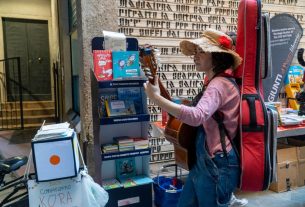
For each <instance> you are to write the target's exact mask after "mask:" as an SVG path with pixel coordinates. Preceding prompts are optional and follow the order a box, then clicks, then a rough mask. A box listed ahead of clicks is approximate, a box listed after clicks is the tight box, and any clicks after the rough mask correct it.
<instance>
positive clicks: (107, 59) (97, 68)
mask: <svg viewBox="0 0 305 207" xmlns="http://www.w3.org/2000/svg"><path fill="white" fill-rule="evenodd" d="M93 66H94V74H95V77H96V79H97V80H99V81H103V80H112V79H113V75H112V71H113V70H112V52H111V50H93Z"/></svg>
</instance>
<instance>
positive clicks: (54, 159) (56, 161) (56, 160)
mask: <svg viewBox="0 0 305 207" xmlns="http://www.w3.org/2000/svg"><path fill="white" fill-rule="evenodd" d="M50 163H51V164H52V165H58V164H59V163H60V157H59V156H58V155H52V156H51V157H50Z"/></svg>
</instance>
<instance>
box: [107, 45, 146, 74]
mask: <svg viewBox="0 0 305 207" xmlns="http://www.w3.org/2000/svg"><path fill="white" fill-rule="evenodd" d="M112 65H113V79H124V78H129V77H139V76H140V64H139V52H138V51H113V52H112Z"/></svg>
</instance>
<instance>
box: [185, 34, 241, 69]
mask: <svg viewBox="0 0 305 207" xmlns="http://www.w3.org/2000/svg"><path fill="white" fill-rule="evenodd" d="M232 46H233V41H232V39H231V38H230V37H229V36H228V35H226V34H225V33H223V32H220V31H217V30H214V29H207V30H205V31H204V32H203V33H202V36H201V38H199V39H192V40H183V41H181V42H180V49H181V52H182V53H183V54H184V55H187V56H190V55H195V53H196V48H197V47H199V48H201V49H202V50H203V51H204V52H224V53H229V54H231V55H232V56H233V58H234V64H233V66H232V67H233V69H236V68H237V66H239V65H240V63H241V61H242V58H241V57H240V56H239V55H238V54H237V53H236V52H235V51H233V50H232Z"/></svg>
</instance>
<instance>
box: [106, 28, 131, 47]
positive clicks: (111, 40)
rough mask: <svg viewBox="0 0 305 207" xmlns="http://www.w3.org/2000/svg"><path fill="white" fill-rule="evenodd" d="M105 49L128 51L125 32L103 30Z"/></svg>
mask: <svg viewBox="0 0 305 207" xmlns="http://www.w3.org/2000/svg"><path fill="white" fill-rule="evenodd" d="M103 35H104V40H105V41H104V44H105V45H104V50H112V51H126V36H125V35H124V34H123V33H117V32H109V31H103Z"/></svg>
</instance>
